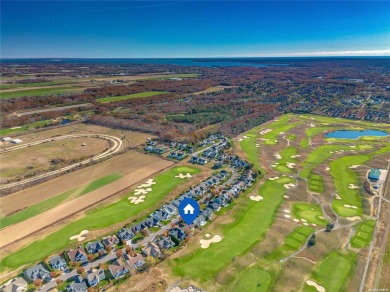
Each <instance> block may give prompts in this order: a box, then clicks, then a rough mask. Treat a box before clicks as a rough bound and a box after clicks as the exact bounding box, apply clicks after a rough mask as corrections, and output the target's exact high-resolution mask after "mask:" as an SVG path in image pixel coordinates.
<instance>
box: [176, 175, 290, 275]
mask: <svg viewBox="0 0 390 292" xmlns="http://www.w3.org/2000/svg"><path fill="white" fill-rule="evenodd" d="M291 181H292V180H291ZM285 192H286V189H285V188H284V186H283V184H282V183H278V182H277V181H271V180H267V181H266V182H265V183H264V184H263V185H262V186H261V187H260V189H259V194H260V195H262V196H263V198H264V199H263V200H262V201H259V202H256V201H252V200H249V199H248V198H243V200H242V201H241V202H240V204H239V205H237V206H236V207H235V208H234V209H232V211H231V212H232V213H231V214H230V215H229V216H230V217H231V218H232V222H231V223H228V224H224V225H218V226H215V230H213V231H211V233H212V234H219V235H221V236H222V241H221V242H219V243H216V244H211V245H210V247H209V248H207V249H201V248H200V247H199V243H198V242H194V243H192V247H193V248H194V249H193V250H192V251H191V252H190V253H188V254H186V255H184V256H182V257H180V258H176V259H174V260H172V261H170V262H169V264H170V265H171V266H172V269H173V272H174V273H175V274H176V275H178V276H182V277H186V278H190V279H196V280H199V281H201V282H206V281H208V280H210V281H213V277H214V276H215V275H216V274H217V273H218V272H219V271H220V270H222V269H223V268H224V267H226V266H227V265H229V264H230V263H231V261H232V259H233V258H234V257H235V256H239V255H242V254H244V253H246V252H248V251H249V250H250V248H251V247H252V246H254V245H255V244H256V243H258V242H259V241H260V240H261V239H262V238H263V236H264V235H265V233H266V232H267V230H268V229H269V227H270V225H271V224H272V222H273V221H274V219H275V212H276V210H277V209H278V207H279V205H280V203H281V202H282V200H283V194H284V193H285ZM194 245H195V246H194Z"/></svg>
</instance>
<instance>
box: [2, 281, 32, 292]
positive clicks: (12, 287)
mask: <svg viewBox="0 0 390 292" xmlns="http://www.w3.org/2000/svg"><path fill="white" fill-rule="evenodd" d="M1 291H2V292H25V291H27V282H26V280H24V279H23V278H22V277H19V278H14V279H12V280H10V281H8V282H7V283H5V284H4V285H3V286H1Z"/></svg>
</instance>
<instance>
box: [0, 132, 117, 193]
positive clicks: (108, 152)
mask: <svg viewBox="0 0 390 292" xmlns="http://www.w3.org/2000/svg"><path fill="white" fill-rule="evenodd" d="M83 137H88V138H100V139H105V140H107V141H111V142H112V144H113V146H112V147H111V148H110V149H108V150H106V151H105V152H103V153H101V154H99V155H96V156H94V157H92V158H89V159H86V160H83V161H81V162H77V163H74V164H71V165H68V166H65V167H62V168H60V169H57V170H53V171H50V172H46V173H43V174H40V175H37V176H34V177H31V178H27V179H25V180H22V181H18V182H13V183H8V184H4V185H1V186H0V190H2V189H7V188H11V187H15V186H20V185H23V184H26V183H29V182H33V181H36V180H39V179H42V178H45V177H49V176H52V175H55V174H59V173H62V172H66V171H68V170H71V169H73V168H76V167H78V166H81V165H84V164H87V163H90V162H91V161H96V160H99V159H102V158H106V157H108V156H110V155H112V154H115V153H116V152H118V151H119V150H120V149H121V148H122V140H121V139H119V138H117V137H115V136H110V135H105V134H80V135H64V136H58V137H53V138H48V139H43V140H39V141H35V142H31V143H28V144H22V145H16V146H13V147H9V148H6V149H3V150H2V151H1V152H0V154H2V153H7V152H11V151H15V150H20V149H23V148H27V147H31V146H35V145H39V144H43V143H48V142H52V141H58V140H64V139H71V138H83Z"/></svg>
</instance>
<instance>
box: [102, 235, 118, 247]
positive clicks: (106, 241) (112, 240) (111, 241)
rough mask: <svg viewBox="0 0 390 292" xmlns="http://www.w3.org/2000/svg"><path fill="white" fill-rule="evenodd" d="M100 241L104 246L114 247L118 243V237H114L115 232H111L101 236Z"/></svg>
mask: <svg viewBox="0 0 390 292" xmlns="http://www.w3.org/2000/svg"><path fill="white" fill-rule="evenodd" d="M102 242H103V245H104V246H110V247H114V246H115V245H117V244H118V243H119V239H118V237H116V235H115V234H113V235H111V236H107V237H105V238H103V240H102Z"/></svg>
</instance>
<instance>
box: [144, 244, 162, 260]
mask: <svg viewBox="0 0 390 292" xmlns="http://www.w3.org/2000/svg"><path fill="white" fill-rule="evenodd" d="M142 253H143V254H144V255H145V256H146V257H148V256H152V257H154V258H161V257H162V253H161V250H160V248H159V247H158V246H157V244H155V243H154V242H148V244H147V245H146V247H144V248H143V249H142Z"/></svg>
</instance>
